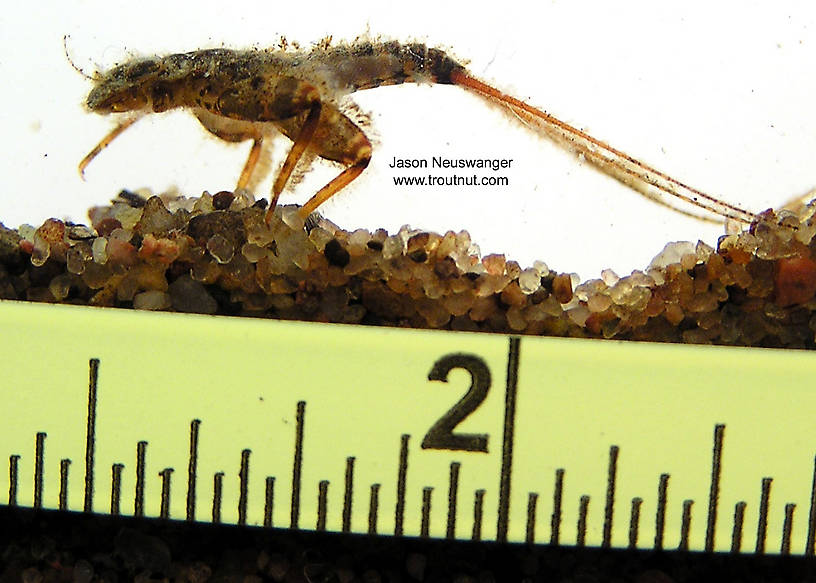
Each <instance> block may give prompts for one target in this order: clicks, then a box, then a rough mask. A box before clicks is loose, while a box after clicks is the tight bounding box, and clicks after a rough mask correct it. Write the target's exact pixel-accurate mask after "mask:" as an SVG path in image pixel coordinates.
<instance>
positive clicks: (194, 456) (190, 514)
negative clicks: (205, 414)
mask: <svg viewBox="0 0 816 583" xmlns="http://www.w3.org/2000/svg"><path fill="white" fill-rule="evenodd" d="M200 427H201V419H193V420H192V421H191V422H190V456H189V460H188V462H187V521H188V522H193V521H194V520H195V505H196V472H197V471H198V432H199V428H200Z"/></svg>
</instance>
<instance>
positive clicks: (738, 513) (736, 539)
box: [731, 501, 747, 553]
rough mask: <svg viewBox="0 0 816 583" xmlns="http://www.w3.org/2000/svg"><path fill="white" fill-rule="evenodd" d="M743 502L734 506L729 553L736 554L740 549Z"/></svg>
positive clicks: (744, 505) (743, 516) (743, 515)
mask: <svg viewBox="0 0 816 583" xmlns="http://www.w3.org/2000/svg"><path fill="white" fill-rule="evenodd" d="M746 506H747V504H746V503H745V502H743V501H740V502H737V503H736V504H735V505H734V530H733V531H732V532H731V552H732V553H738V552H740V549H741V548H742V525H743V523H744V522H745V507H746Z"/></svg>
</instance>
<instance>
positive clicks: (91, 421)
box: [83, 358, 99, 512]
mask: <svg viewBox="0 0 816 583" xmlns="http://www.w3.org/2000/svg"><path fill="white" fill-rule="evenodd" d="M88 369H89V374H88V377H89V379H88V417H87V423H86V428H85V502H84V506H83V510H84V511H85V512H93V491H94V454H95V451H96V399H97V381H98V379H99V359H98V358H91V359H90V360H89V361H88Z"/></svg>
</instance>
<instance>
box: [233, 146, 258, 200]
mask: <svg viewBox="0 0 816 583" xmlns="http://www.w3.org/2000/svg"><path fill="white" fill-rule="evenodd" d="M262 148H263V137H257V138H255V139H254V140H252V149H251V150H250V151H249V156H247V161H246V164H244V169H243V170H241V176H239V177H238V186H236V187H235V190H238V189H239V188H246V186H247V184H249V180H250V179H251V178H252V172H253V171H254V170H255V166H257V165H258V158H259V157H260V155H261V149H262Z"/></svg>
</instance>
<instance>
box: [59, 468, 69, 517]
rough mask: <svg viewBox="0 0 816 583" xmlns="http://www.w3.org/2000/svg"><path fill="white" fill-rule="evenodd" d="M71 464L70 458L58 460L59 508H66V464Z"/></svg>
mask: <svg viewBox="0 0 816 583" xmlns="http://www.w3.org/2000/svg"><path fill="white" fill-rule="evenodd" d="M70 465H71V460H69V459H62V460H60V489H59V506H58V507H57V508H58V509H59V510H67V509H68V466H70Z"/></svg>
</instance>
